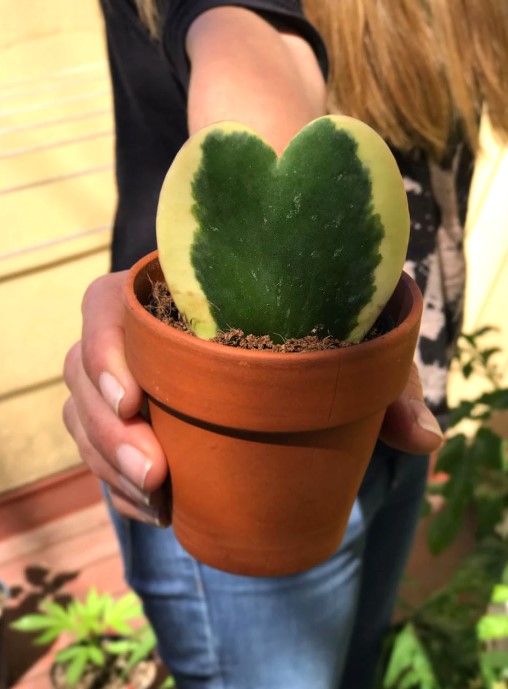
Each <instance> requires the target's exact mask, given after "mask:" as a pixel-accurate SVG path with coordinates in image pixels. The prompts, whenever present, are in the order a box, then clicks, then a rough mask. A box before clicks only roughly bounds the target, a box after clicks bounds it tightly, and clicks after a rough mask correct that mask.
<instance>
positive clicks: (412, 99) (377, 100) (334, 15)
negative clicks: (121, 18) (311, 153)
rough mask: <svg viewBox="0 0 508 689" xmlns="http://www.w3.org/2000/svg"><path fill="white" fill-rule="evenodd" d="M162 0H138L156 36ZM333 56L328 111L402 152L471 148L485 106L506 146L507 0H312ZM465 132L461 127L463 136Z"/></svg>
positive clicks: (310, 7) (312, 13)
mask: <svg viewBox="0 0 508 689" xmlns="http://www.w3.org/2000/svg"><path fill="white" fill-rule="evenodd" d="M159 1H160V0H135V2H136V5H137V8H138V12H139V15H140V18H141V20H142V21H143V23H144V24H145V25H146V26H147V27H148V29H149V30H150V33H151V35H152V37H154V38H155V39H156V38H157V37H158V35H159V17H160V11H159V4H158V3H159ZM304 7H305V11H306V14H307V16H308V17H309V19H310V20H311V21H312V22H313V23H314V25H315V26H316V28H317V29H318V31H319V32H320V34H321V35H322V37H323V39H324V41H325V43H326V46H327V49H328V53H329V57H330V78H329V84H328V93H329V109H330V110H331V111H332V112H342V113H344V114H347V115H351V116H353V117H357V118H358V119H360V120H363V121H364V122H367V123H368V124H370V125H371V126H372V127H373V128H374V129H376V131H378V132H379V133H380V134H381V136H383V137H384V138H385V139H386V140H387V141H389V142H390V143H391V144H392V145H393V146H395V147H396V148H399V149H400V150H403V151H407V150H410V149H414V148H422V149H424V150H426V151H427V152H429V153H430V154H431V155H432V156H434V157H437V158H439V157H441V156H442V154H443V153H444V151H445V150H446V147H447V145H448V144H449V142H450V139H451V138H452V137H453V136H454V135H455V134H456V133H460V134H461V136H462V137H465V138H466V140H467V142H468V143H469V145H470V146H471V148H472V149H473V150H476V147H477V141H478V127H479V121H480V116H481V113H482V109H483V107H484V106H485V107H486V108H487V110H488V113H489V117H490V120H491V122H492V125H493V127H494V130H495V131H496V132H497V133H498V134H499V136H500V137H501V139H502V140H504V141H507V142H508V0H304ZM457 128H458V129H459V132H456V130H457Z"/></svg>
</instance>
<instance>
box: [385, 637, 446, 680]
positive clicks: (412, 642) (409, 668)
mask: <svg viewBox="0 0 508 689" xmlns="http://www.w3.org/2000/svg"><path fill="white" fill-rule="evenodd" d="M414 686H418V687H421V689H441V687H440V685H439V682H438V681H437V679H436V676H435V675H434V672H433V671H432V665H431V663H430V660H429V658H428V656H427V654H426V652H425V649H424V647H423V646H422V644H421V642H420V640H419V639H418V634H417V631H416V629H415V628H414V626H413V625H412V624H407V625H406V626H405V627H404V628H403V629H402V631H401V632H400V634H399V635H398V637H397V643H396V645H395V647H394V650H393V653H392V655H391V658H390V662H389V664H388V668H387V670H386V675H385V677H384V680H383V687H384V688H385V689H391V688H392V687H393V688H394V689H411V688H412V687H414Z"/></svg>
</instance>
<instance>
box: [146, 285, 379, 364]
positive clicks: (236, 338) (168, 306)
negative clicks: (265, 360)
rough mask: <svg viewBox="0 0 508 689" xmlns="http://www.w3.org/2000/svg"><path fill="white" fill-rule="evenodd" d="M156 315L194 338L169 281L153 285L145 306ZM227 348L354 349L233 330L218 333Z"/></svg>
mask: <svg viewBox="0 0 508 689" xmlns="http://www.w3.org/2000/svg"><path fill="white" fill-rule="evenodd" d="M145 308H146V309H147V311H149V312H150V313H151V314H152V315H154V316H155V317H156V318H158V319H159V320H160V321H162V322H163V323H166V324H167V325H171V326H172V327H173V328H177V330H183V331H185V332H188V333H190V334H191V335H193V333H192V331H191V330H190V329H189V328H188V326H187V324H186V322H185V320H184V319H183V318H182V316H181V315H180V312H179V311H178V309H177V308H176V305H175V302H174V301H173V297H172V296H171V294H170V292H169V290H168V288H167V285H166V283H165V282H155V283H154V284H153V289H152V296H151V299H150V302H149V303H148V304H147V305H146V307H145ZM383 332H385V329H383V330H381V329H379V328H378V327H377V326H376V325H375V326H374V327H373V328H372V329H371V331H370V332H369V333H368V334H367V336H366V337H365V338H364V341H365V340H372V339H374V338H375V337H378V336H379V335H381V334H382V333H383ZM212 342H218V343H219V344H223V345H226V346H227V347H238V348H240V349H257V350H269V351H272V352H313V351H318V350H327V349H339V348H340V347H351V346H354V345H352V344H351V343H350V342H344V341H343V340H338V339H337V338H335V337H331V336H330V335H328V336H326V337H319V336H318V335H312V334H311V335H307V337H302V338H290V339H287V340H286V341H285V342H283V343H282V344H278V343H275V342H273V341H272V339H271V338H270V336H269V335H245V333H244V332H243V330H236V329H231V330H228V331H227V332H221V333H218V334H217V335H216V336H215V337H214V338H213V340H212Z"/></svg>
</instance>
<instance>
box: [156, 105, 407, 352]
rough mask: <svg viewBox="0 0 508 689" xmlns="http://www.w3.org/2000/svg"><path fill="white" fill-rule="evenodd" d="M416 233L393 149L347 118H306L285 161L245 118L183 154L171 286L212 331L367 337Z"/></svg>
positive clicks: (168, 262)
mask: <svg viewBox="0 0 508 689" xmlns="http://www.w3.org/2000/svg"><path fill="white" fill-rule="evenodd" d="M408 239H409V214H408V206H407V196H406V192H405V189H404V182H403V180H402V177H401V175H400V172H399V169H398V167H397V163H396V161H395V159H394V157H393V155H392V153H391V152H390V149H389V148H388V146H387V145H386V143H385V142H384V141H383V139H382V138H381V137H380V136H378V134H376V132H374V131H373V130H372V129H371V128H370V127H368V126H367V125H366V124H364V123H363V122H360V121H359V120H355V119H353V118H351V117H343V116H337V115H330V116H326V117H320V118H318V119H316V120H314V121H313V122H311V123H310V124H308V125H307V126H306V127H304V128H303V129H302V130H301V131H300V132H299V133H298V134H297V135H296V136H295V137H294V138H293V139H292V141H290V143H289V144H288V146H287V148H286V150H285V151H284V152H283V154H282V155H281V156H280V157H278V156H277V154H276V152H275V151H274V150H273V148H272V147H271V146H270V145H269V144H268V143H267V142H266V141H264V140H263V139H262V138H261V137H260V136H259V134H257V132H255V131H253V130H252V129H250V128H249V127H247V126H245V125H242V124H239V123H237V122H221V123H218V124H213V125H211V126H209V127H205V128H204V129H202V130H200V131H199V132H197V133H196V134H194V135H193V136H192V137H190V139H189V140H188V141H187V142H186V143H185V145H184V146H183V147H182V149H181V151H180V152H179V153H178V155H177V156H176V158H175V160H174V162H173V164H172V165H171V167H170V169H169V171H168V174H167V176H166V179H165V181H164V184H163V187H162V190H161V194H160V199H159V206H158V211H157V244H158V247H159V260H160V264H161V267H162V270H163V273H164V276H165V279H166V282H167V285H168V287H169V290H170V291H171V294H172V296H173V299H174V301H175V303H176V306H177V307H178V310H179V311H180V314H181V315H182V316H183V317H184V319H185V320H186V322H187V324H188V326H189V328H190V329H192V330H193V331H194V333H195V334H196V335H198V336H199V337H203V338H205V339H209V338H212V337H214V336H215V335H216V334H217V333H218V332H219V331H227V330H229V329H230V328H238V329H241V330H243V331H244V333H245V334H254V335H270V337H271V338H272V339H273V340H274V341H278V342H282V341H284V340H285V339H288V338H301V337H305V336H307V335H309V334H310V333H314V334H318V335H325V336H326V335H332V336H333V337H336V338H340V339H342V340H348V341H350V342H358V341H360V340H361V339H362V338H363V337H364V336H365V335H366V334H367V332H368V331H369V329H370V328H371V326H372V325H373V323H374V321H375V320H376V318H377V317H378V316H379V314H380V313H381V311H382V310H383V308H384V306H385V304H386V302H387V301H388V299H389V298H390V296H391V295H392V293H393V290H394V288H395V286H396V285H397V282H398V281H399V278H400V275H401V272H402V267H403V264H404V259H405V255H406V249H407V242H408Z"/></svg>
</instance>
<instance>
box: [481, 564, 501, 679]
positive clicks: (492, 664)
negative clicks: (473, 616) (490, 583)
mask: <svg viewBox="0 0 508 689" xmlns="http://www.w3.org/2000/svg"><path fill="white" fill-rule="evenodd" d="M476 631H477V634H478V640H479V642H480V667H481V672H482V677H483V679H484V682H485V685H486V686H487V687H489V689H508V567H506V568H505V570H504V572H503V577H502V580H501V581H500V583H499V584H496V586H495V587H494V590H493V592H492V596H491V598H490V604H489V606H488V608H487V613H486V614H485V615H484V616H483V617H482V618H481V619H480V621H479V622H478V624H477V626H476Z"/></svg>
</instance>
